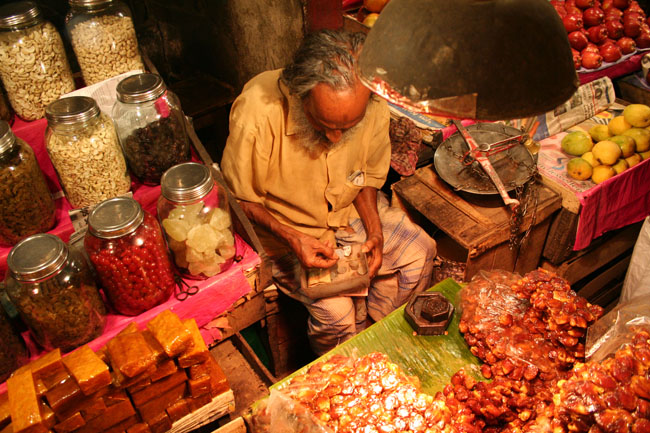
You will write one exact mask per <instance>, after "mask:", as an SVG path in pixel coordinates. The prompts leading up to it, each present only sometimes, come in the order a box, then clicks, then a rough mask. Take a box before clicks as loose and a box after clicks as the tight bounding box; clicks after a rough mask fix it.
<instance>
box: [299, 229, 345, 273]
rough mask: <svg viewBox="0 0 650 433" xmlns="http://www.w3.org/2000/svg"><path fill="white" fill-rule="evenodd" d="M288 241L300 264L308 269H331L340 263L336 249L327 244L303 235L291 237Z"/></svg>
mask: <svg viewBox="0 0 650 433" xmlns="http://www.w3.org/2000/svg"><path fill="white" fill-rule="evenodd" d="M288 240H289V245H290V246H291V249H292V250H293V251H294V252H295V253H296V255H297V256H298V259H299V260H300V263H302V264H303V266H305V267H307V268H329V267H330V266H334V265H335V264H336V262H337V261H338V256H337V255H336V254H335V253H334V248H333V247H332V246H331V245H329V243H327V242H321V241H319V240H318V239H316V238H313V237H311V236H309V235H306V234H302V233H300V234H298V235H296V236H291V237H290V238H289V239H288Z"/></svg>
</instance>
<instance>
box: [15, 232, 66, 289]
mask: <svg viewBox="0 0 650 433" xmlns="http://www.w3.org/2000/svg"><path fill="white" fill-rule="evenodd" d="M67 259H68V246H67V245H66V244H65V242H63V241H62V240H61V239H59V237H57V236H54V235H51V234H49V233H39V234H37V235H33V236H30V237H28V238H26V239H23V240H22V241H20V242H18V243H17V244H16V245H15V246H14V247H13V248H12V249H11V251H10V252H9V255H8V256H7V267H8V268H9V272H11V276H12V277H13V278H15V279H16V280H19V281H38V280H41V279H43V278H45V277H47V276H49V275H52V274H53V273H54V272H56V271H58V270H59V269H61V267H62V266H63V265H64V264H65V262H66V260H67Z"/></svg>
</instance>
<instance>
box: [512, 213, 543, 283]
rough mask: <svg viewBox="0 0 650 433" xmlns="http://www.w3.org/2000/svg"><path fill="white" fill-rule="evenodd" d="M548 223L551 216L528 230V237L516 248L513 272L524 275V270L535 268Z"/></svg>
mask: <svg viewBox="0 0 650 433" xmlns="http://www.w3.org/2000/svg"><path fill="white" fill-rule="evenodd" d="M550 224H551V218H546V219H545V220H544V221H543V222H542V223H541V224H537V225H535V227H533V228H532V229H531V230H530V233H529V234H528V237H527V238H526V239H524V241H523V242H522V244H521V245H520V246H519V248H518V249H517V263H516V264H515V267H514V271H515V272H518V273H519V274H521V275H524V274H525V273H526V272H529V271H532V270H533V269H536V268H537V266H538V265H539V259H540V257H541V256H542V249H543V248H544V242H545V241H546V235H547V234H548V228H549V226H550Z"/></svg>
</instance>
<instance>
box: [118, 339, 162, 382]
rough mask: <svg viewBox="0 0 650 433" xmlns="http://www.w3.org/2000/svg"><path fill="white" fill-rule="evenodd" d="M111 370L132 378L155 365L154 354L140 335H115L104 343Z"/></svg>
mask: <svg viewBox="0 0 650 433" xmlns="http://www.w3.org/2000/svg"><path fill="white" fill-rule="evenodd" d="M106 347H107V349H108V356H109V358H110V360H111V365H112V367H113V370H118V371H119V372H121V373H122V374H124V376H126V377H129V378H132V377H134V376H137V375H138V374H140V373H143V372H145V371H146V370H147V369H149V368H150V367H152V366H153V365H154V364H155V359H154V353H153V351H152V350H151V348H150V347H149V345H148V344H147V342H146V341H145V339H144V337H143V336H142V333H140V332H134V333H129V334H122V335H116V336H115V337H114V338H112V339H111V340H109V342H108V343H106Z"/></svg>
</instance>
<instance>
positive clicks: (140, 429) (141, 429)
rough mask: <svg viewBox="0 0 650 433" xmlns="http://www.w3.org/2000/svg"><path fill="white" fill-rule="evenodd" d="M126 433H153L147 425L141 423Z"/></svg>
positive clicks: (134, 425)
mask: <svg viewBox="0 0 650 433" xmlns="http://www.w3.org/2000/svg"><path fill="white" fill-rule="evenodd" d="M126 433H151V430H150V429H149V426H148V425H147V424H146V423H144V422H139V423H137V424H133V425H132V426H131V427H129V428H128V429H126Z"/></svg>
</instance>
